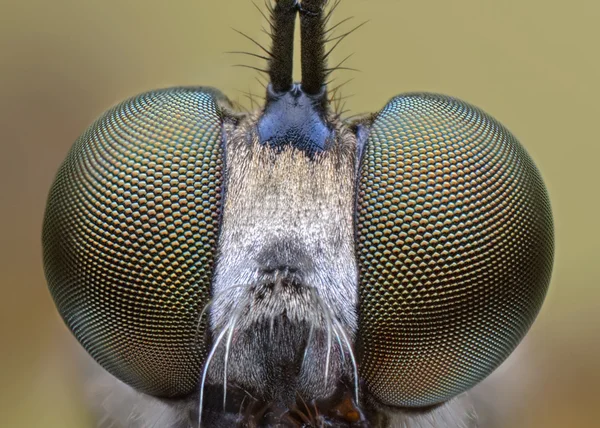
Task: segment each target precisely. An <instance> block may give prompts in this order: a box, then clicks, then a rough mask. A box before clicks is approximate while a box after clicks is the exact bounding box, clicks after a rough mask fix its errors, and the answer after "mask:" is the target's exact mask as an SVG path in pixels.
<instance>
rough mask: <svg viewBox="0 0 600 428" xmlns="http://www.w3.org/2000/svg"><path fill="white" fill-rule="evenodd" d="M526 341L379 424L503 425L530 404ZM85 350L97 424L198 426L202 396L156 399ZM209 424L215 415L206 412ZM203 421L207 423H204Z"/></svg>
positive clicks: (425, 427)
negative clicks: (449, 392) (475, 374)
mask: <svg viewBox="0 0 600 428" xmlns="http://www.w3.org/2000/svg"><path fill="white" fill-rule="evenodd" d="M526 348H527V343H526V341H525V343H522V344H521V345H520V346H519V347H518V348H517V349H516V351H515V352H514V353H513V355H512V356H511V357H510V358H509V359H508V360H507V361H506V362H505V363H504V364H503V365H502V366H501V367H500V368H499V369H498V370H496V372H494V373H493V374H492V375H491V376H490V377H489V378H488V379H486V380H485V381H483V382H482V383H481V384H480V385H478V386H476V387H475V388H474V389H472V390H471V391H470V392H469V393H466V394H462V395H460V396H458V397H457V398H455V399H453V400H451V401H449V402H447V403H445V404H443V405H441V406H437V407H435V408H433V409H431V410H428V411H423V412H420V411H415V412H397V413H394V414H391V413H389V412H386V411H383V412H381V414H380V415H379V417H377V418H376V420H375V421H374V426H375V427H378V428H379V427H401V428H444V427H448V428H450V427H451V428H478V427H480V428H502V427H505V426H506V421H507V420H510V419H511V418H510V415H514V413H515V412H516V410H518V409H519V408H520V407H522V406H523V405H525V404H524V403H526V397H525V396H524V395H525V394H524V391H525V390H527V389H528V388H526V384H527V383H528V382H529V381H530V380H531V375H530V374H531V373H532V371H531V370H530V369H531V364H528V362H529V361H528V360H529V359H528V358H527V351H526ZM78 352H79V353H80V354H81V358H80V359H81V363H82V364H81V367H82V369H83V374H84V385H83V387H84V391H85V401H86V402H87V403H88V406H89V410H90V411H91V412H92V414H93V416H94V418H95V421H96V427H98V428H196V427H197V425H198V398H197V397H192V398H189V399H179V400H165V399H159V398H155V397H152V396H149V395H146V394H143V393H140V392H137V391H136V390H134V389H133V388H131V387H129V386H128V385H126V384H124V383H123V382H121V381H120V380H118V379H117V378H115V377H114V376H112V375H110V374H109V373H108V372H107V371H105V370H104V369H103V368H102V367H100V366H99V365H98V364H97V363H96V362H95V361H93V360H92V359H91V358H90V357H89V356H88V355H87V354H86V353H85V352H83V351H78ZM202 418H203V422H209V419H210V415H209V414H207V415H203V417H202ZM203 425H204V424H203ZM209 425H210V426H211V428H212V427H215V428H217V427H218V428H221V427H223V428H225V427H232V426H235V422H234V421H226V420H221V421H220V423H217V424H215V423H209Z"/></svg>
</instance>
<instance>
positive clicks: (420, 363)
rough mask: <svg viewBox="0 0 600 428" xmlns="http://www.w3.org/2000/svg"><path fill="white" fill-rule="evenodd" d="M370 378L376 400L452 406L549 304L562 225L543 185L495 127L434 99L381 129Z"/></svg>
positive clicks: (366, 179) (383, 122)
mask: <svg viewBox="0 0 600 428" xmlns="http://www.w3.org/2000/svg"><path fill="white" fill-rule="evenodd" d="M357 239H358V240H357V254H358V260H359V270H360V287H359V288H360V290H359V293H360V310H359V314H360V315H359V316H360V321H359V341H360V345H359V350H360V361H361V366H360V370H361V377H362V378H363V379H364V381H365V383H366V386H367V388H368V390H369V392H370V394H371V395H372V396H373V397H374V398H375V399H376V400H377V401H378V402H380V403H382V404H385V405H390V406H399V407H416V406H427V405H432V404H435V403H440V402H443V401H445V400H447V399H449V398H451V397H453V396H455V395H457V394H459V393H461V392H463V391H465V390H467V389H469V388H470V387H472V386H473V385H474V384H476V383H477V382H479V381H480V380H482V379H483V378H484V377H485V376H487V375H488V374H489V373H490V372H491V371H492V370H493V369H494V368H496V367H497V366H498V365H499V364H500V363H501V362H502V361H503V360H504V359H505V358H506V357H507V356H508V355H509V354H510V353H511V352H512V350H513V349H514V348H515V346H516V345H517V344H518V343H519V341H520V340H521V339H522V338H523V336H524V335H525V333H526V332H527V330H528V329H529V327H530V325H531V323H532V322H533V320H534V318H535V316H536V315H537V313H538V311H539V309H540V307H541V305H542V302H543V300H544V297H545V294H546V291H547V288H548V284H549V281H550V275H551V270H552V262H553V252H554V243H553V225H552V214H551V209H550V204H549V200H548V196H547V192H546V190H545V187H544V184H543V182H542V179H541V177H540V174H539V172H538V171H537V169H536V167H535V165H534V164H533V162H532V161H531V159H530V158H529V156H528V154H527V153H526V152H525V150H524V149H523V148H522V147H521V145H520V144H519V143H518V141H517V140H516V139H515V138H514V137H513V136H512V135H511V134H510V132H509V131H508V130H506V129H505V128H504V127H503V126H502V125H501V124H499V123H498V122H497V121H496V120H494V119H493V118H491V117H490V116H488V115H486V114H485V113H483V112H482V111H480V110H478V109H476V108H475V107H473V106H470V105H468V104H466V103H463V102H461V101H458V100H456V99H452V98H448V97H444V96H441V95H434V94H407V95H404V96H399V97H397V98H394V99H393V100H392V101H391V102H390V103H389V104H388V105H387V106H386V107H385V108H384V109H383V110H382V111H381V112H380V113H379V114H378V116H377V118H376V119H375V121H374V123H373V125H372V127H371V131H370V135H369V139H368V143H367V146H366V148H365V152H364V156H363V159H362V164H361V170H360V175H359V182H358V201H357Z"/></svg>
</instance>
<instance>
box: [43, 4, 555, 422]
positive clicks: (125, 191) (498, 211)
mask: <svg viewBox="0 0 600 428" xmlns="http://www.w3.org/2000/svg"><path fill="white" fill-rule="evenodd" d="M340 1H341V0H336V1H335V2H332V3H330V4H328V2H327V1H326V0H303V1H302V2H299V1H297V0H277V1H275V2H273V3H270V4H267V9H268V12H269V14H270V17H269V18H268V19H269V24H270V29H271V38H272V41H271V47H270V49H266V48H263V47H262V46H261V49H262V50H263V51H264V52H265V53H266V56H264V55H258V56H262V57H263V58H264V59H265V60H266V61H267V69H266V70H261V71H263V72H265V73H266V74H267V76H268V84H267V85H266V88H265V89H266V97H265V102H264V105H263V106H262V107H261V108H260V109H258V110H257V111H255V112H253V113H247V114H240V113H238V112H236V111H234V109H233V107H232V105H231V103H229V102H228V101H227V99H226V98H225V97H224V95H222V94H221V93H220V92H219V91H218V90H216V89H214V88H206V87H194V88H169V89H164V90H158V91H150V92H147V93H144V94H141V95H139V96H137V97H134V98H131V99H129V100H127V101H124V102H123V103H121V104H120V105H118V106H116V107H115V108H113V109H111V110H109V111H107V112H106V113H105V115H104V116H102V117H101V118H100V119H98V120H97V121H96V122H95V123H94V124H93V125H92V126H91V127H90V128H89V129H88V131H86V132H85V133H84V134H83V135H82V136H81V137H80V138H79V139H78V140H77V141H76V142H75V144H74V145H73V148H72V149H71V152H70V154H69V156H68V157H67V159H66V160H65V162H64V164H63V166H62V167H61V169H60V170H59V173H58V174H57V178H56V179H55V182H54V184H53V187H52V189H51V191H50V195H49V198H48V205H47V209H46V214H45V219H44V232H43V246H44V265H45V271H46V276H47V279H48V284H49V288H50V291H51V293H52V295H53V298H54V300H55V302H56V305H57V307H58V310H59V312H60V313H61V315H62V316H63V319H64V320H65V323H66V324H67V325H68V326H69V328H71V330H72V332H73V333H74V335H75V336H76V337H77V339H78V340H79V341H80V342H81V344H82V345H83V347H84V348H85V349H86V350H87V351H88V352H89V353H90V354H91V355H92V357H93V358H94V359H95V360H96V361H97V362H98V363H99V364H100V366H102V367H103V368H104V370H105V372H104V373H105V374H108V373H110V375H109V377H110V376H114V378H113V377H110V379H112V381H109V382H113V383H112V384H110V383H109V384H110V385H111V386H110V387H109V388H107V389H105V390H102V388H101V387H100V385H105V384H106V383H105V381H104V380H103V381H98V382H96V383H94V385H96V386H98V388H97V389H96V391H94V394H93V395H94V396H95V397H96V398H95V399H94V400H93V401H94V402H95V403H100V404H98V405H100V406H101V410H100V411H101V413H102V415H103V419H106V420H112V421H114V422H115V423H114V425H119V426H120V425H127V426H132V425H131V423H133V422H132V421H137V422H136V423H138V422H139V423H138V425H137V426H139V427H144V428H145V427H147V426H161V427H162V426H165V427H176V428H180V427H186V428H187V427H189V426H196V425H198V424H199V423H200V424H201V425H202V426H206V427H230V426H235V425H238V424H242V425H244V426H330V427H336V426H339V427H348V426H355V427H356V426H370V425H371V426H377V427H379V426H406V427H421V426H465V427H470V426H474V424H476V418H475V417H473V410H472V406H471V404H470V401H469V399H468V397H467V396H466V395H465V394H463V393H464V392H466V391H468V390H469V389H470V388H472V387H473V386H474V385H476V384H477V383H478V382H480V381H481V380H483V379H484V378H485V377H486V376H488V375H489V374H490V373H491V372H492V371H493V370H494V369H495V368H496V367H498V365H499V364H500V363H501V362H502V361H503V360H504V359H505V358H506V357H507V356H508V355H509V354H510V353H511V352H512V350H513V349H514V348H515V347H516V346H517V344H518V343H519V341H520V340H521V339H522V338H523V336H524V335H525V333H526V332H527V330H528V328H529V327H530V325H531V323H532V322H533V320H534V319H535V317H536V315H537V313H538V311H539V309H540V307H541V305H542V302H543V300H544V297H545V293H546V290H547V288H548V284H549V280H550V274H551V271H552V261H553V251H554V244H553V242H554V241H553V226H552V213H551V210H550V203H549V200H548V195H547V192H546V190H545V187H544V183H543V180H542V179H541V176H540V174H539V171H538V170H537V168H536V167H535V164H534V163H533V161H532V160H531V158H530V157H529V156H528V154H527V152H526V151H525V149H524V148H523V147H522V146H521V145H520V144H519V142H518V141H517V139H516V138H515V137H514V136H513V135H512V134H511V133H510V132H509V131H508V130H507V129H506V128H505V127H504V126H502V124H500V123H499V122H498V121H496V120H495V119H493V118H492V117H491V116H489V115H487V114H486V113H484V112H483V111H481V110H480V109H478V108H476V107H474V106H472V105H470V104H468V103H465V102H463V101H460V100H458V99H456V98H452V97H447V96H444V95H438V94H429V93H413V94H404V95H399V96H397V97H394V98H392V99H391V100H390V101H389V102H388V103H387V104H386V105H385V107H384V108H383V109H382V110H381V111H379V112H378V113H376V114H373V115H369V116H363V117H361V118H359V119H356V120H354V121H344V120H342V119H341V117H340V115H341V114H342V112H336V111H334V110H335V109H334V108H333V107H332V104H333V103H332V102H331V99H332V98H334V99H335V98H337V96H332V93H336V92H337V89H338V88H333V89H331V90H330V89H328V82H329V81H330V75H331V73H332V72H333V71H335V70H339V69H343V68H344V67H343V66H342V65H341V64H338V66H335V67H331V68H330V67H328V66H327V61H328V59H329V56H330V54H331V51H332V49H334V48H335V47H336V46H337V44H338V43H339V42H340V41H341V40H343V39H344V38H345V37H346V36H347V35H349V34H350V33H351V31H350V32H346V33H343V34H342V35H341V36H335V35H334V34H335V33H334V32H332V30H333V29H334V28H335V27H338V25H334V24H332V23H330V22H329V21H330V17H331V16H332V13H333V11H334V10H335V9H336V7H337V5H339V4H340ZM343 21H344V20H342V22H343ZM297 23H299V25H300V37H301V55H300V57H301V66H302V75H301V79H300V81H299V82H294V80H293V76H292V69H293V64H292V60H293V57H294V55H293V47H294V32H295V25H296V24H297ZM326 42H331V43H330V44H329V45H328V46H331V48H329V50H327V49H326V48H325V45H326ZM255 43H256V42H255ZM259 46H260V45H259ZM250 55H253V56H256V55H257V54H250ZM116 379H119V381H117V380H116ZM119 382H120V383H119ZM124 409H127V411H124ZM132 409H133V410H132ZM107 413H109V415H106V414H107ZM134 426H135V425H134Z"/></svg>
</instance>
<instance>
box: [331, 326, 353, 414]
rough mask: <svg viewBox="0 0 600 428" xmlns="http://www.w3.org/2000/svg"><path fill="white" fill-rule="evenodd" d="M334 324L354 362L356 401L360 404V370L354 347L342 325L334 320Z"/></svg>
mask: <svg viewBox="0 0 600 428" xmlns="http://www.w3.org/2000/svg"><path fill="white" fill-rule="evenodd" d="M334 323H335V324H336V325H337V327H338V331H339V332H340V334H341V335H342V337H343V338H344V342H346V348H347V349H348V355H350V360H351V361H352V371H353V374H354V399H355V400H356V402H357V403H358V368H357V366H356V358H355V357H354V351H353V350H352V345H351V344H350V340H348V336H347V335H346V331H345V330H344V328H343V327H342V326H341V325H340V323H339V321H338V320H334Z"/></svg>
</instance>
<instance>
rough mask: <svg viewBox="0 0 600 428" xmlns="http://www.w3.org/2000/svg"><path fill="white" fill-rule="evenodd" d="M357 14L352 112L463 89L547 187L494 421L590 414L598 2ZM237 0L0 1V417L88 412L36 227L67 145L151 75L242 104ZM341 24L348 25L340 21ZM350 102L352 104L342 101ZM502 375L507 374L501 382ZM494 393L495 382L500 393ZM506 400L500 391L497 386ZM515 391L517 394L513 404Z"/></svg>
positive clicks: (244, 87) (73, 421)
mask: <svg viewBox="0 0 600 428" xmlns="http://www.w3.org/2000/svg"><path fill="white" fill-rule="evenodd" d="M348 16H355V19H354V21H353V22H354V23H359V22H360V21H362V20H366V19H368V20H370V23H369V24H368V25H367V26H365V27H363V28H362V29H360V30H359V31H358V32H357V33H355V34H353V35H352V36H350V37H349V38H348V40H347V41H345V42H343V43H342V44H341V45H340V47H339V49H338V50H337V51H336V53H335V55H334V58H333V61H332V63H335V62H337V61H339V60H341V59H343V58H345V57H346V55H348V54H349V53H352V52H354V53H355V55H354V56H353V57H352V58H351V60H350V61H349V62H348V66H350V67H355V68H358V69H360V70H361V73H351V72H348V71H342V72H338V73H337V74H338V76H337V77H338V82H341V81H343V80H346V79H348V78H351V77H354V79H355V80H353V81H352V82H351V83H349V84H348V85H347V86H346V87H345V88H344V94H345V95H349V94H354V97H352V98H350V99H348V100H347V104H346V108H348V109H350V110H351V112H352V113H359V112H365V111H376V110H378V109H379V108H381V107H382V106H383V105H384V103H385V102H386V101H387V100H388V99H389V98H390V97H392V96H393V95H395V94H398V93H401V92H406V91H417V90H426V91H434V92H442V93H446V94H450V95H453V96H456V97H460V98H462V99H465V100H467V101H469V102H471V103H473V104H476V105H478V106H480V107H481V108H483V109H484V110H486V111H487V112H489V113H490V114H492V115H493V116H495V117H496V118H497V119H499V120H500V121H501V122H503V123H504V124H505V125H506V126H507V127H508V128H509V129H511V130H512V131H513V133H515V134H516V135H517V137H518V138H519V139H520V140H521V141H522V143H523V144H524V145H525V146H526V148H527V150H528V151H529V152H530V154H531V155H532V157H533V158H534V159H535V161H536V163H537V165H538V167H539V168H540V170H541V172H542V174H543V176H544V178H545V180H546V184H547V186H548V188H549V191H550V195H551V200H552V203H553V209H554V215H555V222H556V261H555V269H554V274H553V279H552V284H551V289H550V292H549V295H548V298H547V300H546V303H545V306H544V308H543V310H542V313H541V314H540V316H539V318H538V320H537V321H536V323H535V325H534V327H533V328H532V330H531V333H530V335H529V336H528V339H527V341H526V347H525V348H524V350H523V351H522V353H523V354H524V355H525V357H526V359H527V363H526V364H525V365H521V366H519V367H520V369H515V370H509V371H508V372H507V373H506V374H505V375H503V376H504V377H505V378H506V380H507V381H512V383H511V385H512V386H511V388H512V389H511V388H507V389H506V390H502V393H503V394H509V395H510V396H511V397H512V398H513V399H514V398H516V400H513V401H516V402H517V403H518V405H516V406H515V405H512V406H510V411H508V410H507V411H505V410H504V409H500V410H499V412H500V413H501V415H500V417H501V420H502V421H503V422H502V425H503V426H506V427H511V428H520V427H544V428H547V427H593V426H599V425H598V419H597V417H596V416H594V414H595V413H596V412H597V411H598V409H597V408H598V405H600V393H599V392H598V385H599V384H600V365H599V361H600V335H599V333H600V331H599V330H600V315H599V312H600V304H599V303H598V302H599V299H600V288H599V287H598V285H599V283H600V273H599V272H600V270H599V269H598V264H599V262H600V260H599V256H600V251H599V250H598V243H599V242H600V232H599V228H598V224H599V223H598V221H599V220H600V217H599V212H600V202H599V190H598V185H599V184H600V179H598V175H599V169H600V167H599V165H600V164H599V156H600V142H599V141H598V135H599V132H598V123H599V122H600V103H599V102H598V99H599V96H600V50H599V42H600V26H599V25H598V22H600V3H599V2H592V1H587V0H572V1H569V2H567V1H556V0H502V1H495V2H492V1H483V0H454V1H448V0H430V1H418V2H417V1H408V0H405V1H400V0H387V1H386V0H368V1H367V0H343V1H342V4H341V5H340V7H339V10H338V12H337V19H336V20H334V21H337V20H340V19H342V18H346V17H348ZM261 25H265V23H264V22H263V21H262V18H261V16H260V15H259V13H258V12H257V11H256V10H255V8H254V6H253V5H252V3H251V1H250V0H227V1H216V0H213V1H208V0H185V1H184V0H171V1H158V0H121V1H114V0H53V1H46V0H26V1H25V0H24V1H16V0H15V1H9V0H0V144H1V152H0V191H1V198H0V228H1V233H0V271H1V272H2V275H1V277H0V337H1V341H0V380H1V382H0V426H2V427H18V428H20V427H42V426H43V427H45V428H53V427H61V428H71V427H75V428H79V427H87V426H90V425H89V420H88V418H87V415H86V412H85V410H84V408H83V405H82V403H81V399H80V395H79V393H78V390H77V388H76V387H75V386H74V385H76V380H77V379H76V374H75V373H74V370H73V369H72V368H73V359H72V357H71V356H70V355H71V353H70V352H69V348H70V347H71V346H72V345H73V340H72V339H71V337H70V334H69V333H68V331H67V330H66V328H65V327H64V326H63V324H62V321H61V320H60V318H59V317H58V315H57V313H56V311H55V309H54V306H53V303H52V300H51V298H50V295H49V293H48V291H47V289H46V285H45V280H44V275H43V270H42V262H41V246H40V233H41V224H42V216H43V212H44V206H45V199H46V195H47V191H48V189H49V186H50V184H51V182H52V179H53V177H54V174H55V172H56V170H57V168H58V166H59V164H60V163H61V161H62V160H63V158H64V156H65V154H66V153H67V150H68V149H69V147H70V145H71V144H72V143H73V141H74V140H75V139H76V138H77V136H78V135H79V134H80V133H82V132H83V130H85V128H86V127H87V126H88V125H89V124H90V123H91V122H92V121H93V120H94V119H95V118H96V117H97V116H98V115H100V114H101V113H102V112H103V111H104V110H105V109H107V108H108V107H110V106H111V105H113V104H115V103H116V102H118V101H120V100H122V99H124V98H126V97H129V96H131V95H134V94H136V93H138V92H142V91H145V90H148V89H152V88H158V87H165V86H172V85H194V84H200V85H210V86H215V87H218V88H221V89H222V90H223V91H224V92H225V93H226V94H227V95H229V97H230V98H232V99H233V100H236V101H239V102H240V103H241V104H243V105H245V106H247V107H249V106H250V102H249V101H248V100H247V99H246V98H245V97H244V95H243V94H242V93H241V92H240V91H252V92H253V93H255V94H262V91H263V89H262V88H261V86H260V85H259V83H258V82H257V81H256V80H255V77H256V73H255V72H253V71H251V70H248V69H243V68H235V67H232V65H233V64H236V63H240V62H241V63H246V64H252V65H257V66H260V65H261V64H260V62H258V61H257V62H255V61H254V60H253V59H252V58H250V59H249V58H245V57H242V58H237V57H235V56H232V55H226V54H224V52H225V51H231V50H250V51H252V52H256V53H260V52H259V51H258V48H256V47H255V46H253V45H252V44H251V43H250V42H249V41H247V40H245V39H244V38H243V37H241V36H239V35H238V34H236V33H235V32H234V31H232V30H231V27H234V28H236V29H239V30H241V31H244V32H246V33H248V34H249V35H251V36H253V37H256V38H257V39H258V40H259V41H261V42H264V43H267V44H268V38H267V36H265V35H264V34H263V33H261V30H260V27H261ZM342 28H344V29H350V28H351V24H348V25H346V26H344V27H342ZM352 113H348V114H352ZM509 383H510V382H509ZM507 391H508V392H507ZM499 401H502V400H499ZM513 404H514V403H513Z"/></svg>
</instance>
